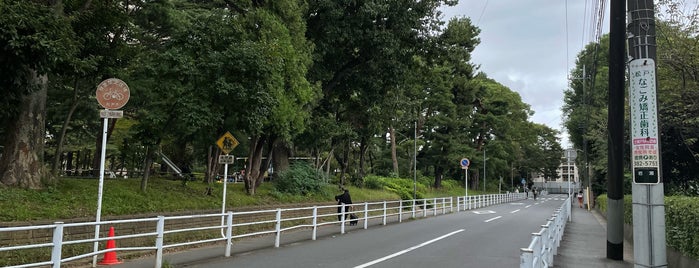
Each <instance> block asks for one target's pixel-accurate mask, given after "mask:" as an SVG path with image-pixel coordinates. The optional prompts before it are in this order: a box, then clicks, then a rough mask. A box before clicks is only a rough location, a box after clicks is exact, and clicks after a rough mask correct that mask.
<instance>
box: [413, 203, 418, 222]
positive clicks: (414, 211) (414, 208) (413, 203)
mask: <svg viewBox="0 0 699 268" xmlns="http://www.w3.org/2000/svg"><path fill="white" fill-rule="evenodd" d="M415 209H417V208H416V207H415V199H413V219H414V218H415Z"/></svg>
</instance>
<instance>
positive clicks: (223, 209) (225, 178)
mask: <svg viewBox="0 0 699 268" xmlns="http://www.w3.org/2000/svg"><path fill="white" fill-rule="evenodd" d="M226 155H228V154H226ZM227 186H228V162H226V164H224V165H223V198H222V200H221V214H225V213H226V193H227V192H228V191H227V189H226V188H227ZM225 224H226V216H225V215H221V226H224V225H225ZM223 229H224V228H223V227H221V236H223V237H224V238H225V237H226V235H225V234H224V232H223Z"/></svg>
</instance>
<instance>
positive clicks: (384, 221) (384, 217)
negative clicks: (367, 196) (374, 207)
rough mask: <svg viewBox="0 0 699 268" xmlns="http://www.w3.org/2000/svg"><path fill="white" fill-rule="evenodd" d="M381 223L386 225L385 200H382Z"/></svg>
mask: <svg viewBox="0 0 699 268" xmlns="http://www.w3.org/2000/svg"><path fill="white" fill-rule="evenodd" d="M383 225H386V201H383Z"/></svg>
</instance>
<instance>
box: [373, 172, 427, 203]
mask: <svg viewBox="0 0 699 268" xmlns="http://www.w3.org/2000/svg"><path fill="white" fill-rule="evenodd" d="M364 187H366V188H369V189H377V190H381V189H383V190H386V191H390V192H393V193H396V194H398V196H400V198H401V199H405V200H408V199H413V192H414V189H413V180H412V179H403V178H387V177H381V176H376V175H368V176H366V177H364ZM426 188H427V186H425V185H424V184H422V183H418V184H417V192H416V198H417V199H422V198H425V190H426Z"/></svg>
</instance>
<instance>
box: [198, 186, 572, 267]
mask: <svg viewBox="0 0 699 268" xmlns="http://www.w3.org/2000/svg"><path fill="white" fill-rule="evenodd" d="M563 200H564V196H562V195H561V196H558V195H549V196H547V197H545V198H539V199H538V200H533V199H531V198H530V199H527V200H522V201H519V202H514V203H507V204H500V205H494V206H490V207H485V208H481V209H476V210H470V211H467V212H458V213H452V214H447V215H443V216H439V217H431V218H427V219H420V220H415V221H409V222H404V223H401V224H394V225H387V226H378V227H371V228H369V229H367V230H364V229H352V230H350V231H348V232H347V233H345V234H344V235H341V234H338V235H334V236H329V237H324V238H321V239H318V240H316V241H312V240H307V241H302V242H297V243H292V244H287V245H283V246H281V247H280V248H269V249H262V250H255V251H251V252H246V253H240V254H237V255H234V256H231V257H230V258H223V259H215V260H211V261H209V262H203V263H202V262H199V263H196V264H192V265H191V267H194V266H196V267H211V268H216V267H285V268H287V267H354V268H363V267H372V268H406V267H518V266H519V255H520V248H522V247H526V246H528V245H529V242H530V241H531V233H533V232H538V231H539V230H540V228H541V225H542V224H544V223H546V220H547V219H548V218H550V217H551V215H552V214H553V212H554V210H555V209H556V208H558V207H560V206H561V205H562V204H563ZM360 225H361V223H360Z"/></svg>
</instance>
